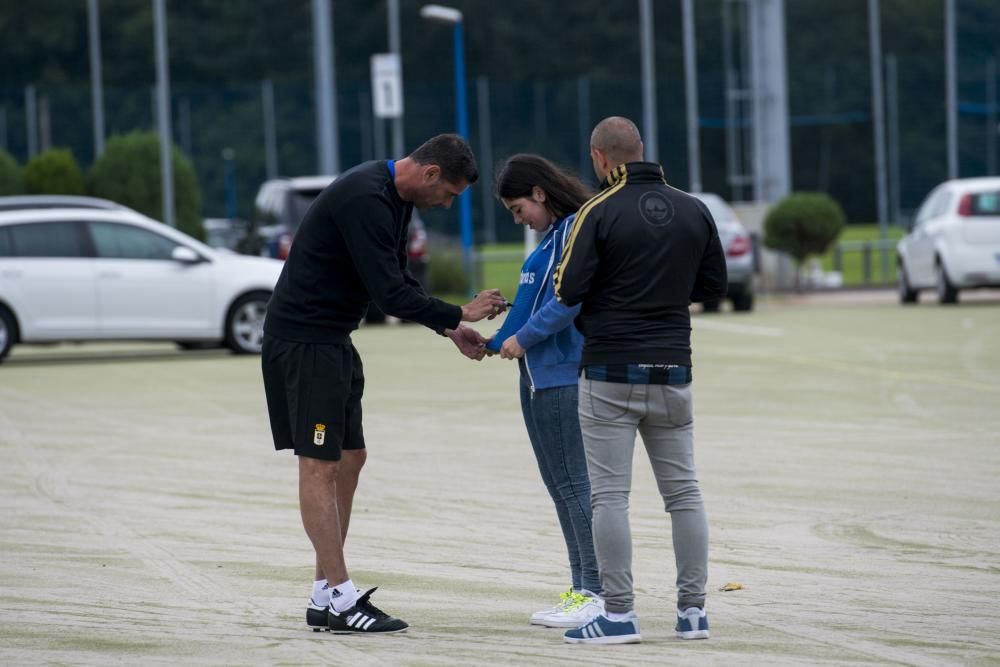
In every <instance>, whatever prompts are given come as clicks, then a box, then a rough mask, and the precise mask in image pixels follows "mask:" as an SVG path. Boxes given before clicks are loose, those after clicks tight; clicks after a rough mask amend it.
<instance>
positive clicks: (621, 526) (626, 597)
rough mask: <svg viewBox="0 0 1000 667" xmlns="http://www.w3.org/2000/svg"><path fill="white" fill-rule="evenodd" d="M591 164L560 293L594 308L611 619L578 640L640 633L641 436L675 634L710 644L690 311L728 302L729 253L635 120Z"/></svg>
mask: <svg viewBox="0 0 1000 667" xmlns="http://www.w3.org/2000/svg"><path fill="white" fill-rule="evenodd" d="M591 156H592V158H593V161H594V169H595V171H596V172H597V175H598V178H600V179H601V180H602V181H603V183H602V191H601V193H600V194H598V195H597V196H595V197H594V198H593V199H591V200H590V201H589V202H587V203H586V204H584V205H583V207H582V208H581V209H580V211H579V212H578V213H577V215H576V220H575V222H574V224H573V229H572V231H571V232H570V240H569V244H568V247H567V248H566V250H565V251H564V253H563V259H562V262H561V264H560V265H559V267H558V268H557V270H556V273H555V290H556V296H557V298H558V299H559V300H560V301H562V302H563V303H565V304H566V305H568V306H573V305H576V304H578V303H579V304H582V307H581V310H580V315H579V317H578V318H577V325H578V326H579V328H580V329H581V331H582V332H583V335H584V347H583V359H582V361H581V377H580V393H579V396H580V403H579V405H580V426H581V430H582V432H583V440H584V447H585V449H586V452H587V466H588V473H589V475H590V482H591V494H592V495H591V504H592V506H593V513H594V544H595V548H596V552H597V559H598V565H599V568H600V573H601V586H602V589H603V591H602V592H603V596H604V598H605V609H606V615H605V616H602V617H598V618H596V619H595V620H594V621H591V623H589V624H587V625H585V626H583V627H581V628H577V629H576V630H570V631H568V632H567V633H566V641H568V642H572V643H589V642H594V643H632V642H638V641H639V639H640V635H639V622H638V618H637V617H636V616H635V612H634V611H633V605H634V595H633V586H632V572H631V559H632V551H631V548H632V547H631V537H630V532H629V524H628V494H629V490H630V486H631V470H632V450H633V447H634V443H635V434H636V430H638V431H639V433H640V434H641V435H642V439H643V443H644V445H645V446H646V450H647V452H648V454H649V459H650V462H651V464H652V466H653V472H654V475H655V476H656V481H657V485H658V488H659V490H660V493H661V495H662V497H663V501H664V504H665V507H666V510H667V512H669V513H670V517H671V522H672V526H673V542H674V555H675V559H676V562H677V588H678V604H677V608H678V611H677V626H676V632H677V635H678V636H679V637H681V638H683V639H703V638H707V637H708V617H707V616H706V614H705V612H704V605H705V581H706V577H707V561H708V523H707V520H706V518H705V510H704V504H703V502H702V498H701V491H700V490H699V488H698V481H697V479H696V477H695V468H694V438H693V419H692V409H691V318H690V314H689V311H688V306H689V305H690V304H691V302H692V301H705V300H714V299H718V298H720V297H722V296H723V295H724V294H725V291H726V263H725V256H724V254H723V251H722V245H721V243H720V242H719V235H718V231H717V230H716V227H715V222H714V221H713V220H712V216H711V214H710V213H709V212H708V209H707V208H706V207H705V205H704V204H702V203H701V202H700V201H699V200H698V199H696V198H694V197H692V196H691V195H688V194H686V193H684V192H681V191H680V190H677V189H675V188H672V187H670V186H669V185H667V184H666V179H665V177H664V174H663V169H662V167H660V165H658V164H654V163H651V162H642V161H641V160H642V140H641V139H640V137H639V132H638V130H637V129H636V127H635V125H634V124H633V123H632V122H631V121H629V120H627V119H625V118H620V117H612V118H608V119H606V120H604V121H602V122H601V123H599V124H598V125H597V127H596V128H594V132H593V135H592V137H591Z"/></svg>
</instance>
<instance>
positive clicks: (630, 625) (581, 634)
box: [563, 612, 641, 644]
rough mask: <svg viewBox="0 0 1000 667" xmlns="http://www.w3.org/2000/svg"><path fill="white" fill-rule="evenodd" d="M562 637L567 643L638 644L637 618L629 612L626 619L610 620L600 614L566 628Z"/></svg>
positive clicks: (633, 613)
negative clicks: (585, 621) (569, 628)
mask: <svg viewBox="0 0 1000 667" xmlns="http://www.w3.org/2000/svg"><path fill="white" fill-rule="evenodd" d="M563 639H565V640H566V643H567V644H638V643H639V642H640V641H641V637H640V636H639V618H638V617H637V616H636V615H635V612H630V616H629V618H627V619H626V620H624V621H612V620H611V619H609V618H608V617H607V616H605V615H604V614H601V615H600V616H596V617H595V618H594V620H592V621H590V622H589V623H587V624H585V625H581V626H580V627H578V628H576V629H575V630H567V631H566V634H565V635H563Z"/></svg>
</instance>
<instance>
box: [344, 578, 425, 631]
mask: <svg viewBox="0 0 1000 667" xmlns="http://www.w3.org/2000/svg"><path fill="white" fill-rule="evenodd" d="M377 590H378V586H376V587H375V588H373V589H371V590H370V591H368V592H367V593H365V594H364V595H362V596H361V597H359V598H358V601H357V602H355V603H354V606H353V607H351V608H350V609H348V610H346V611H342V612H336V611H334V610H333V607H330V609H329V611H328V612H327V626H328V627H329V628H330V632H332V633H334V634H338V635H346V634H353V633H382V632H401V631H403V630H406V628H408V627H410V626H409V624H408V623H407V622H406V621H401V620H400V619H398V618H393V617H392V616H390V615H389V614H387V613H385V612H384V611H382V610H381V609H379V608H378V607H376V606H375V605H373V604H372V603H371V602H369V598H371V596H372V593H374V592H375V591H377Z"/></svg>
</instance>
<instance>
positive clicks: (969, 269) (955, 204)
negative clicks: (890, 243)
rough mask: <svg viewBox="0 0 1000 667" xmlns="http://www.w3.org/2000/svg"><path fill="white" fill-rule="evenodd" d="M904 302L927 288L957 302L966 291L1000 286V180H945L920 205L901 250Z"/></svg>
mask: <svg viewBox="0 0 1000 667" xmlns="http://www.w3.org/2000/svg"><path fill="white" fill-rule="evenodd" d="M896 255H897V262H898V267H899V270H898V272H897V273H898V276H899V300H900V302H901V303H916V301H917V298H918V297H919V292H920V290H922V289H934V290H936V291H937V297H938V301H939V302H941V303H956V302H957V301H958V292H959V290H961V289H969V288H974V287H1000V178H962V179H957V180H952V181H945V182H944V183H942V184H941V185H939V186H937V187H936V188H934V189H933V190H932V191H931V193H930V194H929V195H927V198H926V199H925V200H924V203H923V204H921V206H920V209H919V210H918V212H917V217H916V219H915V220H914V224H913V229H912V230H911V231H910V233H909V234H907V235H906V236H904V237H903V238H902V239H901V240H900V241H899V243H898V244H897V246H896Z"/></svg>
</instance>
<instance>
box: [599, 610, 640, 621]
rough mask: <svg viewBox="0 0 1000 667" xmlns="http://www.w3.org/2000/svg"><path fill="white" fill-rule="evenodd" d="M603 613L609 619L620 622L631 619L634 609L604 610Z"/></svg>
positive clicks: (633, 615) (633, 616)
mask: <svg viewBox="0 0 1000 667" xmlns="http://www.w3.org/2000/svg"><path fill="white" fill-rule="evenodd" d="M604 615H605V616H607V617H608V620H609V621H616V622H618V623H621V622H622V621H631V620H632V619H634V618H635V611H634V610H631V611H622V612H619V611H606V612H604Z"/></svg>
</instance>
